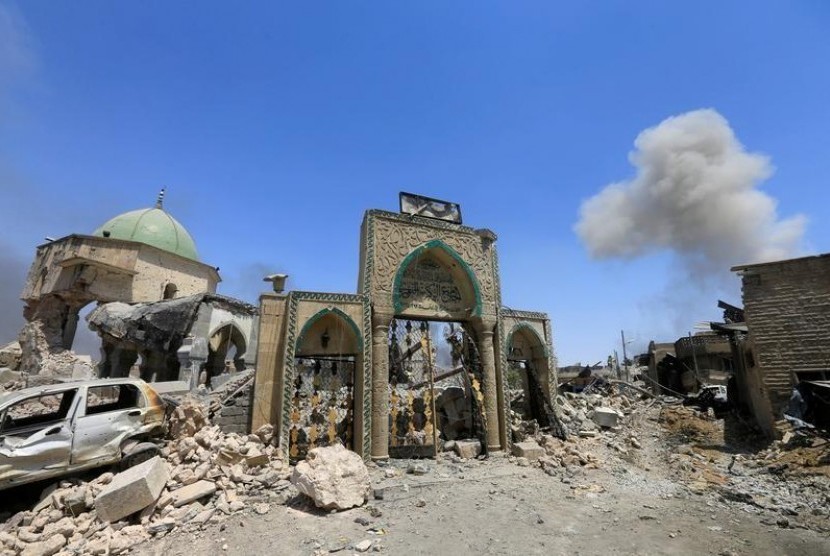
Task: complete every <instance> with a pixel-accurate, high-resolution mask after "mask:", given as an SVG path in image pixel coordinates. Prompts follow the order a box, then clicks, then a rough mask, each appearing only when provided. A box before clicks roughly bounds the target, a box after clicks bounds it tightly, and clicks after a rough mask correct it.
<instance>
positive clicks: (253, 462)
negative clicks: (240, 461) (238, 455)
mask: <svg viewBox="0 0 830 556" xmlns="http://www.w3.org/2000/svg"><path fill="white" fill-rule="evenodd" d="M268 461H269V460H268V456H267V455H265V454H257V455H255V456H248V457H247V458H245V464H246V465H247V466H248V467H261V466H263V465H268Z"/></svg>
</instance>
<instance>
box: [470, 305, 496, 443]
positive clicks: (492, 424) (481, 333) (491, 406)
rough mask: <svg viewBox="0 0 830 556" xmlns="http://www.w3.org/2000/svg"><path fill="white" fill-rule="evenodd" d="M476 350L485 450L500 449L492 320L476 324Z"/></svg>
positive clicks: (493, 325) (493, 324)
mask: <svg viewBox="0 0 830 556" xmlns="http://www.w3.org/2000/svg"><path fill="white" fill-rule="evenodd" d="M476 328H478V330H477V333H478V352H479V356H480V357H481V366H482V370H483V375H484V384H483V386H484V411H485V414H486V415H487V450H488V451H490V452H493V451H498V450H501V449H502V445H501V441H500V440H499V423H500V421H501V420H500V419H499V392H498V381H497V380H496V353H495V349H494V347H493V330H494V328H495V323H494V322H488V321H483V322H481V323H479V324H478V326H477V327H476Z"/></svg>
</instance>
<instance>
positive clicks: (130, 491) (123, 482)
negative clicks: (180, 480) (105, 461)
mask: <svg viewBox="0 0 830 556" xmlns="http://www.w3.org/2000/svg"><path fill="white" fill-rule="evenodd" d="M169 477H170V473H169V472H168V471H167V464H166V463H165V462H164V461H163V460H162V459H161V458H160V457H158V456H156V457H154V458H152V459H150V460H147V461H145V462H144V463H141V464H139V465H136V466H135V467H131V468H129V469H127V470H126V471H123V472H121V473H119V474H118V475H116V476H115V477H114V478H113V480H112V482H111V483H110V484H109V485H107V487H106V488H105V489H104V490H103V491H102V492H101V493H100V494H99V495H98V496H96V497H95V510H96V511H97V512H98V518H99V519H101V520H102V521H118V520H119V519H122V518H124V517H127V516H128V515H132V514H134V513H136V512H139V511H141V510H143V509H144V508H146V507H147V506H149V505H150V504H152V503H153V502H155V501H156V499H158V497H159V495H160V494H161V491H162V489H163V488H164V485H165V484H167V480H168V478H169Z"/></svg>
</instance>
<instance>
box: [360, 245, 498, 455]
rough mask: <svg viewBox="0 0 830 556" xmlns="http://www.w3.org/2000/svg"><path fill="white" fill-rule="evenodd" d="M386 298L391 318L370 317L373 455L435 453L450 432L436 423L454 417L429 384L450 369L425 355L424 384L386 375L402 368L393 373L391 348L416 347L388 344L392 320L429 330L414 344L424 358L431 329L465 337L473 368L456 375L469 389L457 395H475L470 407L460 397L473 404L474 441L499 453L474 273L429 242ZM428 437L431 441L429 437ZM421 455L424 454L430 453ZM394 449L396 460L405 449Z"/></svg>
mask: <svg viewBox="0 0 830 556" xmlns="http://www.w3.org/2000/svg"><path fill="white" fill-rule="evenodd" d="M391 293H392V306H393V311H394V312H393V314H390V315H386V314H384V313H378V312H376V313H375V314H374V315H373V325H374V330H373V335H374V336H373V357H374V358H375V359H374V365H373V366H374V371H373V372H374V379H373V404H375V405H374V407H373V409H372V411H373V416H372V423H373V433H372V442H373V456H374V457H376V458H385V457H388V456H389V455H390V450H389V448H390V447H392V448H397V447H399V446H400V445H401V444H403V445H405V446H412V445H415V444H417V443H418V442H420V443H421V444H422V445H425V446H431V448H432V453H434V451H435V449H436V447H437V445H436V443H437V442H439V440H440V439H444V440H445V439H448V438H447V436H448V434H447V431H444V432H443V433H441V432H440V431H438V430H436V427H435V426H434V425H438V426H445V427H446V426H450V425H449V423H450V422H451V416H449V415H444V416H443V417H442V416H441V415H440V414H439V412H438V409H437V407H436V406H435V405H434V402H435V399H434V398H435V397H436V396H437V395H438V394H441V395H443V394H444V392H443V390H442V391H440V392H439V390H436V389H435V383H434V380H435V379H436V378H438V377H439V376H443V375H444V374H446V373H448V372H450V373H451V372H453V370H454V369H439V368H438V367H437V366H436V365H434V362H429V357H427V358H426V359H423V357H422V360H421V361H420V362H419V363H418V364H421V365H424V364H425V363H426V364H427V366H428V369H427V370H426V371H421V372H420V375H422V376H421V380H418V379H416V378H413V379H412V380H411V381H409V383H407V382H397V383H396V382H395V380H392V378H393V377H391V376H390V373H391V372H398V371H399V370H400V368H397V369H396V368H395V361H390V357H392V358H394V357H396V350H395V346H397V352H402V351H406V350H410V349H412V348H415V347H417V346H416V344H413V346H410V347H408V348H402V347H401V344H400V342H398V341H397V340H396V341H394V342H393V341H392V338H393V335H394V334H393V333H395V330H390V323H391V322H401V323H403V324H402V326H404V327H405V326H407V323H409V326H412V324H411V323H413V322H415V323H418V324H417V325H416V326H417V327H421V326H424V325H425V326H426V327H427V329H426V330H427V332H426V333H423V334H421V338H419V340H418V343H417V345H421V344H420V342H424V341H425V342H426V349H424V350H423V351H422V354H427V355H428V354H429V353H428V352H429V350H430V349H431V346H432V345H433V341H432V339H431V338H430V337H429V336H430V335H429V333H428V332H429V327H430V326H432V325H433V324H452V325H453V326H456V327H457V330H459V331H462V330H463V331H465V334H464V337H465V339H464V344H465V346H471V349H472V350H473V351H474V352H475V366H472V365H469V364H468V365H467V368H465V369H464V370H465V371H466V372H464V373H461V374H460V375H458V376H461V377H464V378H465V379H466V381H467V383H468V384H470V385H471V386H472V385H474V387H470V388H467V387H466V386H465V388H464V389H462V390H461V391H460V392H459V394H460V395H467V396H476V399H475V400H474V401H472V400H471V399H470V398H469V397H468V398H466V399H465V403H466V402H470V404H471V407H472V408H474V409H471V412H473V413H475V421H476V422H475V424H474V425H471V426H469V427H467V429H468V431H471V434H472V436H479V437H480V439H481V441H482V449H484V450H487V449H495V450H497V449H499V448H500V447H501V445H500V441H499V423H500V421H499V418H498V401H497V396H496V395H493V396H485V395H484V393H483V390H485V389H489V390H488V391H490V392H493V393H494V394H495V392H496V371H495V357H494V350H493V334H494V330H495V324H496V320H495V319H484V318H482V316H481V313H482V298H481V288H480V285H479V281H478V278H477V276H476V273H475V272H474V271H473V269H472V268H471V267H470V265H469V264H468V263H467V262H466V261H465V260H464V258H463V257H461V255H459V254H458V252H456V251H455V250H454V249H452V248H451V247H450V246H449V245H447V244H446V243H444V242H443V241H441V240H438V239H435V240H430V241H427V242H424V243H422V244H420V245H418V246H416V247H415V248H414V249H412V250H411V251H410V252H409V253H408V254H407V255H406V256H405V257H403V259H402V260H401V262H400V264H399V265H398V268H397V271H396V273H395V276H394V280H393V287H392V291H391ZM397 355H398V356H400V355H402V353H397ZM410 355H412V354H411V353H410ZM436 372H437V374H436ZM424 377H426V379H428V382H429V385H428V386H427V385H425V384H422V383H423V382H425V380H424ZM402 386H403V388H402ZM447 396H449V393H447ZM410 402H411V403H410ZM447 403H449V402H447ZM380 404H383V406H382V407H381V406H380ZM418 404H420V405H418ZM421 405H422V406H423V407H421ZM444 417H445V419H444V421H442V420H441V419H442V418H444ZM488 425H489V426H488ZM404 429H406V430H404ZM430 434H433V435H434V437H433V438H432V439H428V438H426V436H430ZM435 437H441V438H440V439H438V438H435ZM381 443H383V445H381ZM425 450H427V451H428V450H429V448H425ZM395 451H398V452H400V454H399V455H406V450H403V451H400V450H392V452H395ZM391 455H393V456H394V455H396V454H395V453H391ZM419 455H431V454H426V453H424V454H419Z"/></svg>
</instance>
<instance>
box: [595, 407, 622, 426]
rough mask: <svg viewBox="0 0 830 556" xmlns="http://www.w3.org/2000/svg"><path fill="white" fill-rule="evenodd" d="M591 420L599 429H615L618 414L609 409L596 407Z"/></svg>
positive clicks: (618, 417)
mask: <svg viewBox="0 0 830 556" xmlns="http://www.w3.org/2000/svg"><path fill="white" fill-rule="evenodd" d="M592 419H593V420H594V423H596V424H597V425H599V426H600V427H609V428H610V427H616V426H617V421H619V419H620V414H619V413H617V412H616V411H615V410H613V409H611V408H610V407H598V408H596V409H594V416H593V417H592Z"/></svg>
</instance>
